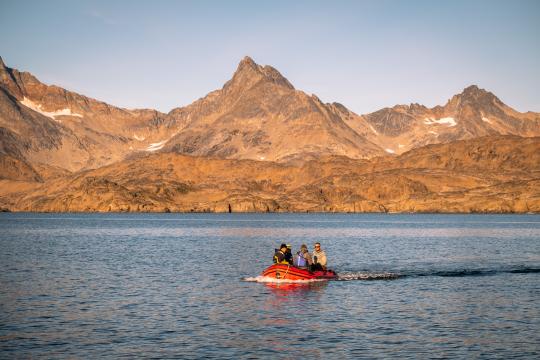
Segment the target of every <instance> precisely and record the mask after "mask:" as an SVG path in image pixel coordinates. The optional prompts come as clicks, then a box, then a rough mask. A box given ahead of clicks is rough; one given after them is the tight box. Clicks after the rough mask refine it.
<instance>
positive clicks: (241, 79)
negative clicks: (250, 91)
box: [225, 56, 294, 89]
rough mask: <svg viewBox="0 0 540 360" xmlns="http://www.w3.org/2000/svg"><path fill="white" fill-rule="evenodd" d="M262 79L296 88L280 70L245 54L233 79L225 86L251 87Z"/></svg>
mask: <svg viewBox="0 0 540 360" xmlns="http://www.w3.org/2000/svg"><path fill="white" fill-rule="evenodd" d="M260 81H266V82H270V83H274V84H276V85H279V86H285V87H287V88H289V89H294V87H293V86H292V85H291V83H290V82H289V81H288V80H287V79H286V78H285V77H284V76H283V75H281V73H280V72H279V71H277V70H276V69H274V68H273V67H271V66H268V65H266V66H261V65H259V64H257V63H256V62H255V61H253V59H252V58H251V57H249V56H245V57H244V58H243V59H242V60H241V61H240V63H239V64H238V67H237V69H236V71H235V73H234V75H233V77H232V79H231V80H230V81H228V82H227V83H226V84H225V87H241V88H249V87H251V86H252V85H254V84H255V83H258V82H260Z"/></svg>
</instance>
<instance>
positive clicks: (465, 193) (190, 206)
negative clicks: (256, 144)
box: [0, 136, 540, 212]
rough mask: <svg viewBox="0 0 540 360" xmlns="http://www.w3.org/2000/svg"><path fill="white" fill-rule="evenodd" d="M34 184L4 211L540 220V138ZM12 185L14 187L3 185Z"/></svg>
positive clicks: (131, 166) (187, 166) (153, 159)
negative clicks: (475, 215) (478, 215)
mask: <svg viewBox="0 0 540 360" xmlns="http://www.w3.org/2000/svg"><path fill="white" fill-rule="evenodd" d="M450 146H451V147H452V149H451V150H452V151H450V150H449V147H450ZM11 183H13V181H12V182H11ZM21 183H22V184H29V181H27V182H20V181H19V182H18V184H19V186H21V185H20V184H21ZM32 184H34V185H32V186H30V187H28V186H27V187H26V188H24V191H14V192H11V193H5V194H4V195H3V196H2V197H0V199H1V202H0V207H4V208H9V209H10V210H12V211H156V212H163V211H182V212H190V211H196V212H287V211H293V212H306V211H327V212H540V138H538V137H534V138H521V137H516V136H496V137H483V138H479V139H474V140H463V141H458V142H454V143H452V144H439V145H430V146H427V147H424V148H420V149H416V150H412V151H410V152H407V153H405V154H403V155H400V156H397V157H394V156H383V157H377V158H373V159H371V160H355V159H350V158H346V157H335V156H329V157H325V158H323V159H320V160H312V161H309V162H306V163H303V164H300V165H299V164H283V163H277V162H263V161H254V160H234V159H233V160H231V159H217V158H202V157H192V156H187V155H180V154H175V153H156V154H150V155H146V156H144V157H140V158H137V159H131V160H125V161H122V162H119V163H115V164H112V165H109V166H105V167H102V168H100V169H96V170H92V171H85V172H79V173H75V174H71V175H65V176H60V177H53V178H50V179H48V180H46V181H44V182H43V183H32ZM5 185H9V183H7V182H6V181H4V186H5Z"/></svg>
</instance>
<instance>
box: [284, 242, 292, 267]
mask: <svg viewBox="0 0 540 360" xmlns="http://www.w3.org/2000/svg"><path fill="white" fill-rule="evenodd" d="M285 260H287V263H289V264H291V265H292V264H293V255H292V247H291V244H287V251H285Z"/></svg>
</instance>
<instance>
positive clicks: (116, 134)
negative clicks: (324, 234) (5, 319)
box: [0, 57, 540, 212]
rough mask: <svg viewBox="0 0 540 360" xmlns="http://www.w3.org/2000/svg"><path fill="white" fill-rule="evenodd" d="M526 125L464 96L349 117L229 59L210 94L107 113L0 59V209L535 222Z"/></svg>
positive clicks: (534, 137) (507, 111) (532, 145)
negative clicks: (160, 107) (504, 217)
mask: <svg viewBox="0 0 540 360" xmlns="http://www.w3.org/2000/svg"><path fill="white" fill-rule="evenodd" d="M539 136H540V114H538V113H533V112H527V113H520V112H517V111H515V110H514V109H512V108H510V107H509V106H507V105H505V104H504V103H503V102H501V101H500V100H499V99H498V98H497V97H496V96H495V95H494V94H492V93H490V92H488V91H486V90H483V89H480V88H478V87H477V86H470V87H468V88H466V89H465V90H464V91H463V92H462V93H460V94H458V95H455V96H453V97H452V98H451V99H450V100H449V101H448V102H447V103H446V104H445V105H444V106H436V107H434V108H427V107H425V106H423V105H419V104H411V105H396V106H394V107H392V108H385V109H382V110H379V111H376V112H374V113H371V114H364V115H358V114H355V113H354V112H352V111H350V110H349V109H347V108H346V107H345V106H343V105H341V104H339V103H323V102H322V101H320V99H319V98H317V97H316V96H315V95H308V94H306V93H305V92H303V91H300V90H297V89H295V88H294V86H293V85H292V84H291V83H290V82H289V81H288V80H287V79H286V78H285V77H284V76H283V75H282V74H281V73H279V72H278V71H277V70H276V69H274V68H272V67H271V66H261V65H258V64H256V63H255V62H254V61H253V60H252V59H251V58H249V57H245V58H244V59H242V61H241V62H240V63H239V64H238V67H237V69H236V71H235V72H234V74H233V76H232V78H231V79H230V80H229V81H227V82H226V83H225V84H224V85H223V87H222V88H221V89H218V90H215V91H213V92H211V93H209V94H208V95H206V96H205V97H203V98H201V99H199V100H197V101H195V102H194V103H192V104H190V105H187V106H185V107H179V108H175V109H172V110H171V111H170V112H169V113H162V112H159V111H156V110H151V109H132V110H130V109H122V108H118V107H115V106H112V105H109V104H106V103H104V102H101V101H98V100H95V99H91V98H88V97H85V96H83V95H80V94H77V93H75V92H71V91H68V90H65V89H63V88H60V87H57V86H54V85H51V86H49V85H45V84H43V83H41V82H40V81H39V80H37V79H36V78H35V77H34V76H33V75H31V74H30V73H27V72H19V71H18V70H16V69H13V68H9V67H7V66H6V65H5V64H4V62H3V61H2V59H1V58H0V208H4V209H10V210H14V211H212V212H222V211H234V212H236V211H302V212H304V211H347V212H365V211H374V212H400V211H407V212H418V211H420V212H421V211H426V212H439V211H445V212H540V190H539V189H540V180H539V179H540V168H539V164H540V158H539V156H540V137H539Z"/></svg>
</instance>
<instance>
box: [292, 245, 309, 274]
mask: <svg viewBox="0 0 540 360" xmlns="http://www.w3.org/2000/svg"><path fill="white" fill-rule="evenodd" d="M312 264H313V261H312V259H311V254H310V253H309V251H308V248H307V245H306V244H302V246H300V251H298V252H297V253H296V255H295V256H294V266H296V267H298V268H301V269H307V268H309V267H310V266H311V265H312Z"/></svg>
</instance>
